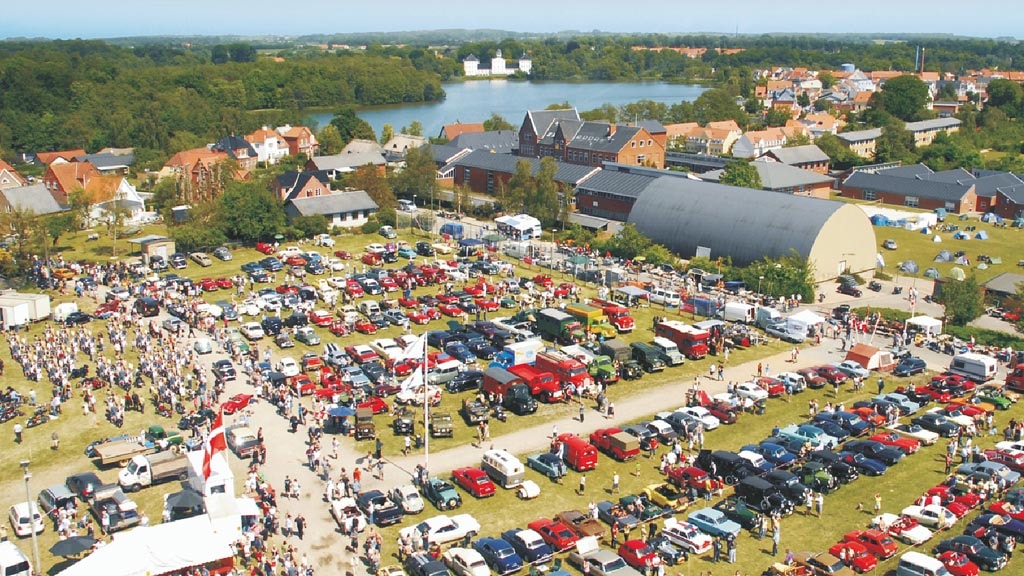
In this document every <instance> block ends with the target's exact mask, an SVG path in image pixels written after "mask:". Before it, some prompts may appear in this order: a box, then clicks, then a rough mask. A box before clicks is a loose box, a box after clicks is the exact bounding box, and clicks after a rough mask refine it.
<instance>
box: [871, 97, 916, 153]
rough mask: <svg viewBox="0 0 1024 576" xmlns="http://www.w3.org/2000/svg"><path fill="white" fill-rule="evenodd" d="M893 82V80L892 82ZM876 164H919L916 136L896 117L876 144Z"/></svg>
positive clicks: (883, 129)
mask: <svg viewBox="0 0 1024 576" xmlns="http://www.w3.org/2000/svg"><path fill="white" fill-rule="evenodd" d="M890 82H891V80H890ZM874 161H875V162H879V163H881V162H903V163H904V164H913V163H915V162H917V152H916V147H915V145H914V135H913V134H912V133H910V132H909V131H907V129H906V127H905V126H904V124H903V122H902V121H901V120H899V119H897V118H896V117H895V116H890V117H889V120H888V121H887V122H886V123H885V125H884V126H882V135H881V136H879V138H878V140H877V141H876V142H875V158H874Z"/></svg>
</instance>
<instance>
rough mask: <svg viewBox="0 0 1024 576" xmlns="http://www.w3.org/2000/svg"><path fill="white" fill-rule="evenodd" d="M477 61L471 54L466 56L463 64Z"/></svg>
mask: <svg viewBox="0 0 1024 576" xmlns="http://www.w3.org/2000/svg"><path fill="white" fill-rule="evenodd" d="M479 61H480V59H479V58H477V57H476V56H474V55H473V54H470V55H469V56H466V59H465V60H463V62H479Z"/></svg>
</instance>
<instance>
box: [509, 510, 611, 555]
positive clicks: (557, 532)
mask: <svg viewBox="0 0 1024 576" xmlns="http://www.w3.org/2000/svg"><path fill="white" fill-rule="evenodd" d="M526 526H527V527H528V528H529V529H530V530H533V531H534V532H536V533H538V534H540V537H541V538H543V539H544V541H545V542H547V543H548V546H551V548H552V549H553V550H555V551H557V552H561V551H563V550H568V549H569V548H572V547H573V546H575V545H576V541H577V540H579V536H577V535H576V533H575V532H573V531H572V530H571V529H569V527H568V526H566V525H565V524H564V523H562V522H561V521H560V520H551V519H550V518H539V519H537V520H534V521H533V522H530V523H529V524H527V525H526ZM624 560H625V558H624ZM626 561H627V562H629V560H626Z"/></svg>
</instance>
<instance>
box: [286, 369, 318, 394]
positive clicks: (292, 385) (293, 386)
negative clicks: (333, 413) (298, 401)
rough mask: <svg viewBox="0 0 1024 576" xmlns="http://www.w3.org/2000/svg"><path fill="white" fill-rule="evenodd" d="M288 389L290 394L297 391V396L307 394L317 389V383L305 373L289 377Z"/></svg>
mask: <svg viewBox="0 0 1024 576" xmlns="http://www.w3.org/2000/svg"><path fill="white" fill-rule="evenodd" d="M288 391H289V392H291V393H292V394H295V393H296V392H298V394H299V396H308V395H309V394H313V393H315V392H316V391H317V385H316V384H315V383H314V382H313V381H312V380H310V379H309V376H306V375H305V374H299V375H298V376H292V377H291V378H289V382H288Z"/></svg>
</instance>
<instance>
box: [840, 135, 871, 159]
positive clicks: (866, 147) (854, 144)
mask: <svg viewBox="0 0 1024 576" xmlns="http://www.w3.org/2000/svg"><path fill="white" fill-rule="evenodd" d="M836 136H838V137H839V142H841V143H842V144H843V146H846V147H847V148H849V149H850V151H851V152H853V153H854V154H856V155H857V156H860V157H861V158H874V157H875V145H876V144H877V143H878V139H879V138H881V137H882V129H881V128H870V129H868V130H854V131H851V132H840V133H839V134H836Z"/></svg>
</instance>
